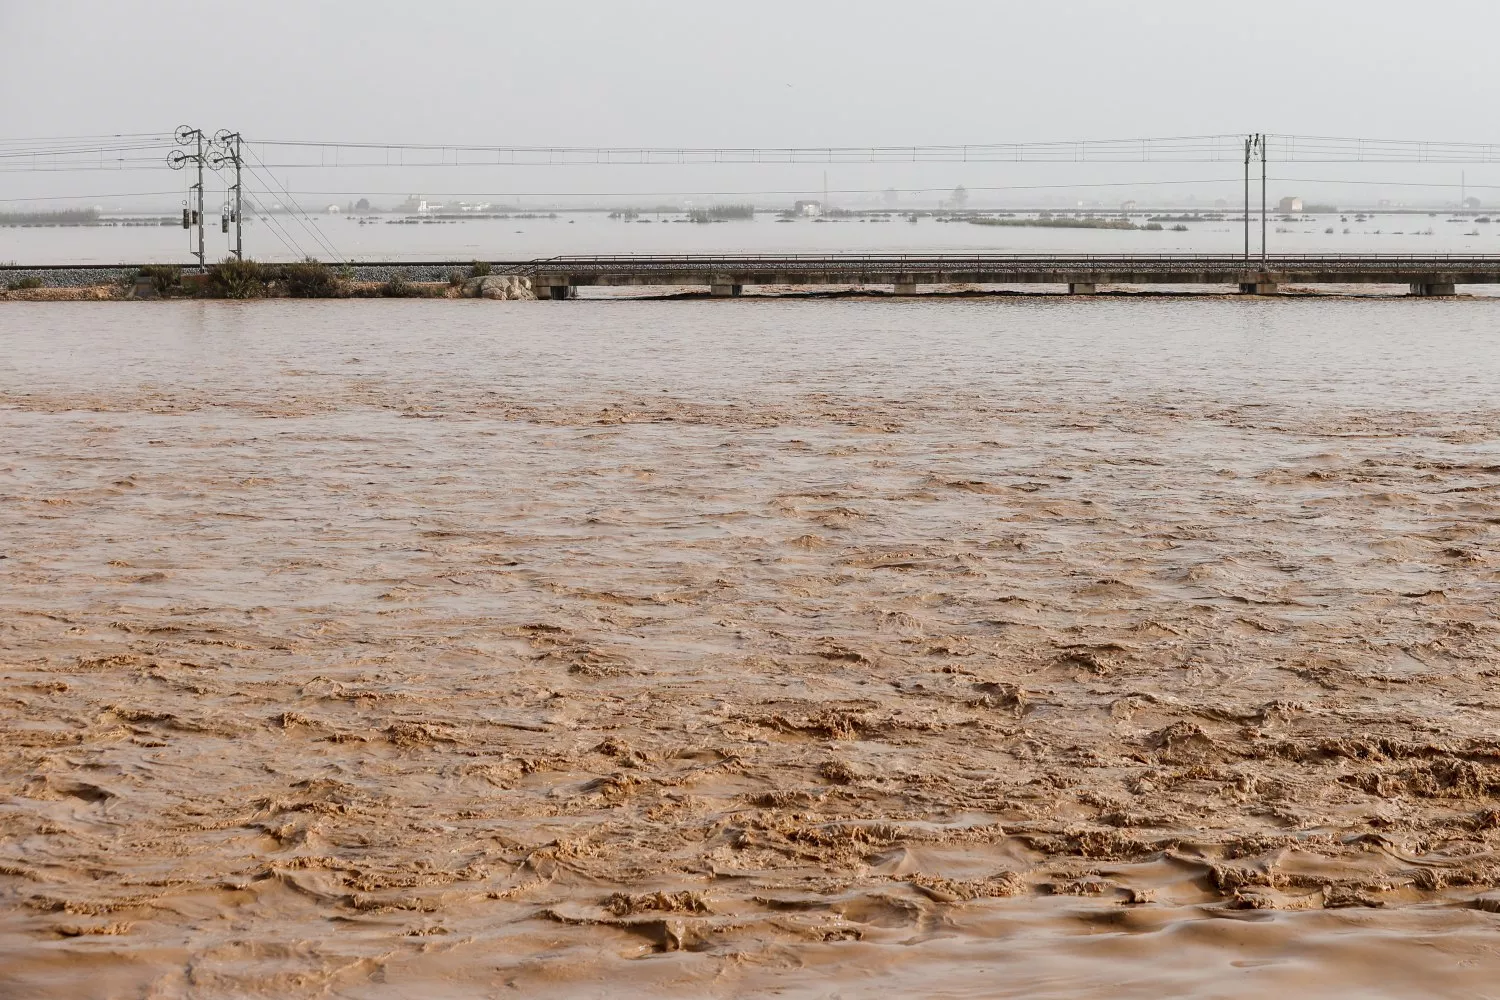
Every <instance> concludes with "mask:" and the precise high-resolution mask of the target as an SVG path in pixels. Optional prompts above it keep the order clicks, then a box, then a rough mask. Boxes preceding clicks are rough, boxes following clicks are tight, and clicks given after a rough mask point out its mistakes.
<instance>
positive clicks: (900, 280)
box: [891, 274, 917, 295]
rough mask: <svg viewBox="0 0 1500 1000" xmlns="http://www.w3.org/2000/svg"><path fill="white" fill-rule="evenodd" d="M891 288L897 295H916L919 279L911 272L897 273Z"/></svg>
mask: <svg viewBox="0 0 1500 1000" xmlns="http://www.w3.org/2000/svg"><path fill="white" fill-rule="evenodd" d="M891 290H892V291H893V292H895V294H897V295H915V294H917V279H916V278H915V277H914V276H913V275H910V274H900V275H897V276H896V281H895V283H894V284H893V285H892V286H891Z"/></svg>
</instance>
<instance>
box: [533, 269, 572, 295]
mask: <svg viewBox="0 0 1500 1000" xmlns="http://www.w3.org/2000/svg"><path fill="white" fill-rule="evenodd" d="M531 290H532V291H534V292H536V297H537V298H539V299H556V300H559V301H560V300H562V299H576V298H577V297H578V289H577V288H575V287H574V286H572V285H570V284H568V279H567V278H565V277H560V276H558V275H553V274H538V275H536V276H535V277H533V278H532V279H531Z"/></svg>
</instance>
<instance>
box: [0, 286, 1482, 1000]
mask: <svg viewBox="0 0 1500 1000" xmlns="http://www.w3.org/2000/svg"><path fill="white" fill-rule="evenodd" d="M1496 318H1497V317H1496V313H1495V312H1494V306H1493V304H1492V303H1485V302H1482V301H1450V302H1432V301H1390V302H1376V301H1328V300H1324V301H1312V300H1287V301H1226V300H1220V299H1201V300H1171V299H1152V300H1135V301H1129V300H1097V301H1076V300H1046V299H1036V298H1029V299H995V298H992V299H984V300H966V301H958V300H946V301H939V302H933V301H918V300H903V301H885V302H876V301H842V302H829V301H796V300H779V301H758V302H757V301H750V300H735V301H717V302H715V301H694V302H640V301H615V302H606V301H592V302H590V301H578V302H571V303H551V302H545V303H510V304H505V305H496V304H492V303H473V302H446V301H438V302H433V301H392V302H378V301H377V302H366V301H352V302H326V303H299V302H291V301H277V302H261V303H248V304H233V303H201V302H180V303H149V304H148V303H143V304H92V303H61V304H26V303H9V304H6V305H5V306H3V307H0V503H3V510H4V512H5V513H4V517H3V519H0V581H3V586H0V786H3V787H0V795H3V798H0V993H3V995H5V996H17V997H19V996H27V997H56V998H62V997H154V998H173V997H216V996H231V995H232V996H245V995H250V996H265V997H302V996H324V997H351V998H352V997H360V998H364V997H374V998H384V997H411V996H424V997H438V996H443V997H447V996H452V997H463V998H468V997H476V998H477V997H505V996H559V997H561V996H570V997H572V996H579V997H606V996H608V997H620V996H636V995H640V996H662V995H681V996H723V997H729V996H741V995H770V994H774V995H777V996H784V997H823V996H835V995H836V996H842V997H849V998H852V997H866V996H872V997H873V996H891V995H926V996H954V997H959V996H962V997H987V996H1001V995H1017V996H1085V997H1088V996H1094V997H1155V996H1160V995H1164V994H1175V995H1197V996H1211V997H1230V996H1233V997H1240V996H1245V997H1249V996H1264V995H1270V994H1274V993H1277V992H1281V991H1286V990H1301V991H1303V992H1304V993H1307V994H1310V995H1316V996H1349V997H1366V996H1380V995H1385V996H1411V995H1417V994H1422V995H1434V996H1455V997H1457V996H1485V995H1500V987H1496V986H1495V985H1494V984H1495V983H1496V982H1500V893H1497V888H1500V732H1497V724H1500V694H1497V693H1496V684H1497V678H1500V656H1497V651H1500V626H1497V625H1496V623H1495V621H1494V614H1495V607H1496V598H1497V596H1500V588H1497V582H1500V576H1497V569H1500V557H1497V556H1496V541H1497V539H1500V404H1497V403H1496V398H1497V397H1496V391H1497V389H1500V349H1497V346H1496V332H1495V331H1496V328H1497V325H1496Z"/></svg>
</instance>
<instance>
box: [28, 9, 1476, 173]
mask: <svg viewBox="0 0 1500 1000" xmlns="http://www.w3.org/2000/svg"><path fill="white" fill-rule="evenodd" d="M1497 29H1500V4H1496V3H1494V2H1493V0H1488V2H1481V0H1428V2H1425V3H1422V4H1412V3H1409V2H1404V0H1358V2H1355V0H1347V2H1346V0H1339V2H1334V0H1323V2H1315V0H1301V2H1288V0H1269V2H1261V3H1253V2H1223V0H1136V2H1109V0H1047V2H961V0H925V2H913V0H859V2H857V3H853V2H850V3H843V2H841V3H833V2H818V0H801V2H788V0H758V2H756V3H735V4H731V3H708V2H702V0H699V2H688V0H630V2H622V0H612V2H611V0H574V2H557V0H554V2H548V3H541V2H527V3H512V2H506V0H485V2H470V0H449V2H446V3H443V4H418V3H410V2H407V3H394V2H389V0H359V2H353V0H322V2H314V0H256V2H251V3H245V2H238V3H222V2H217V0H155V2H145V0H142V2H128V0H46V2H39V0H0V94H3V95H4V100H3V102H0V106H3V108H4V111H3V112H0V139H12V138H21V137H31V136H54V135H79V134H92V133H104V132H138V131H148V130H158V129H159V130H169V129H171V128H173V127H174V126H176V125H178V124H182V123H191V124H195V125H200V126H202V127H203V128H205V129H207V130H210V131H211V130H214V129H218V128H225V127H228V128H237V129H240V130H241V131H243V132H244V133H245V134H246V135H247V136H252V137H263V138H272V137H275V138H307V139H319V140H322V139H343V140H368V141H432V142H470V143H510V144H570V145H606V144H609V145H614V144H621V145H634V144H657V145H739V146H747V145H830V144H851V145H863V144H907V143H963V142H969V143H983V142H999V141H1013V140H1035V139H1072V138H1094V137H1097V138H1106V137H1135V136H1166V135H1182V134H1198V133H1219V132H1242V131H1249V130H1264V131H1271V132H1290V133H1306V134H1315V135H1338V136H1376V137H1387V138H1423V139H1442V140H1472V141H1500V122H1497V121H1496V119H1495V117H1494V115H1493V114H1492V113H1491V109H1493V108H1494V107H1495V106H1496V105H1497V99H1500V75H1497V74H1496V73H1495V72H1494V71H1493V65H1494V63H1495V61H1496V58H1497V56H1500V30H1497ZM634 169H635V171H636V172H635V173H630V172H628V168H614V172H613V173H601V172H599V171H592V170H591V171H589V172H587V173H584V172H582V171H575V172H573V173H567V172H566V171H559V170H554V171H552V172H551V173H550V174H546V173H545V172H539V171H526V172H524V176H523V175H521V174H518V173H512V174H509V175H503V176H501V175H496V174H491V175H489V176H474V175H469V174H467V173H466V175H465V176H463V177H462V178H460V177H457V176H454V175H437V176H433V177H421V178H418V177H412V176H397V175H387V176H384V177H381V176H376V175H373V174H372V175H361V176H358V177H349V176H346V177H343V178H333V177H329V176H319V177H316V178H311V177H295V178H292V179H291V180H292V183H293V185H294V186H306V185H313V186H320V185H321V186H328V185H331V184H344V185H346V186H347V187H348V188H349V189H351V190H352V189H358V188H361V187H369V188H371V189H374V188H375V187H377V186H378V187H381V188H387V189H391V190H396V189H407V188H411V189H413V190H415V189H417V188H419V187H425V188H428V189H433V190H436V189H438V188H440V187H442V186H444V185H446V186H450V187H452V186H455V185H456V186H458V187H462V188H465V189H473V188H477V187H494V188H496V189H504V188H507V186H516V185H520V186H526V187H531V188H533V189H544V188H547V187H553V188H559V187H565V188H570V189H577V188H586V189H589V190H596V189H601V188H602V187H609V186H613V187H616V188H619V189H627V188H634V189H654V188H660V187H664V186H679V187H686V188H691V187H693V186H697V185H701V184H714V185H719V186H723V187H725V188H726V189H728V188H735V187H743V186H744V185H752V186H761V187H767V188H774V187H777V186H779V185H783V184H789V183H795V184H805V185H813V184H815V183H820V182H821V180H820V178H818V177H817V171H814V170H810V169H809V168H805V167H803V168H788V167H782V168H760V169H759V170H758V171H749V172H747V171H745V170H743V169H742V168H712V169H718V170H719V171H720V172H719V173H718V174H713V173H711V172H705V171H703V170H702V169H699V168H694V169H693V170H692V171H688V170H686V169H682V170H679V172H677V173H675V174H674V173H672V172H671V171H670V170H666V171H663V170H662V169H660V168H652V172H651V173H650V174H649V175H648V174H647V173H644V172H643V171H644V169H645V168H634ZM1090 169H1091V170H1092V173H1088V174H1087V177H1086V178H1085V173H1084V172H1083V171H1081V170H1072V172H1071V173H1069V172H1068V169H1067V168H1064V169H1063V170H1062V171H1061V173H1065V174H1067V177H1068V178H1069V179H1075V178H1085V179H1088V178H1093V177H1102V176H1104V175H1105V174H1106V173H1108V171H1102V170H1101V169H1099V168H1097V167H1093V168H1090ZM1490 169H1492V168H1478V169H1476V170H1475V171H1473V172H1472V173H1473V174H1474V179H1475V180H1476V182H1480V181H1483V180H1485V179H1489V180H1493V181H1494V182H1495V183H1500V170H1495V174H1496V176H1495V177H1492V178H1491V177H1489V175H1488V174H1487V173H1486V171H1488V170H1490ZM778 171H779V172H778ZM1200 172H1201V171H1200ZM1230 172H1231V173H1232V171H1230ZM841 173H842V174H843V176H842V177H839V178H835V180H834V183H835V185H839V184H848V185H859V184H869V185H872V186H883V185H885V184H893V185H900V184H908V183H919V182H929V181H930V182H932V183H947V178H949V177H951V178H952V179H953V180H954V181H965V182H966V183H969V184H971V185H982V184H984V183H986V182H988V181H994V182H996V183H1003V182H1004V181H1005V180H1007V179H1016V180H1020V181H1024V180H1029V179H1034V178H1040V177H1047V176H1052V175H1055V174H1059V171H1057V170H1052V171H1048V170H1045V169H1043V170H1036V169H1030V168H1028V169H1027V170H1023V171H1016V170H1010V171H1008V172H1007V171H1001V170H995V169H988V168H980V169H966V170H965V171H963V172H962V173H961V172H960V171H957V170H943V171H940V170H931V171H926V172H921V171H906V172H905V173H902V172H900V171H893V170H890V169H885V170H884V171H843V172H841ZM1114 173H1115V174H1119V173H1120V171H1119V170H1118V169H1116V170H1115V171H1114ZM1127 173H1128V172H1127ZM1387 174H1388V175H1389V174H1390V170H1389V169H1387ZM1141 175H1142V171H1141V170H1140V169H1136V171H1135V172H1134V173H1133V174H1130V175H1129V176H1141ZM1444 179H1445V180H1446V179H1447V178H1446V174H1445V175H1444ZM155 180H156V182H159V180H160V178H156V179H155ZM143 185H144V186H143ZM152 185H153V180H152V179H150V178H149V176H143V175H140V174H137V175H135V176H134V177H132V178H128V179H127V178H121V177H118V176H112V175H108V174H104V175H99V174H94V175H67V176H63V177H54V176H49V175H37V174H26V173H21V174H15V173H8V174H3V175H0V194H4V195H6V196H9V197H12V198H14V197H23V196H30V195H32V194H36V195H45V194H59V193H62V192H63V191H65V190H74V191H83V190H92V189H98V190H100V191H106V190H108V191H115V190H118V191H126V190H136V189H139V190H150V189H152Z"/></svg>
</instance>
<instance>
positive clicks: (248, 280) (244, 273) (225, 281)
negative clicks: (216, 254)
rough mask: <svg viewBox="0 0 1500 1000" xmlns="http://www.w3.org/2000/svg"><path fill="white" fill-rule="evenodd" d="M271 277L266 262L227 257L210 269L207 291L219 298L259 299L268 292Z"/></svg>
mask: <svg viewBox="0 0 1500 1000" xmlns="http://www.w3.org/2000/svg"><path fill="white" fill-rule="evenodd" d="M269 277H270V275H269V274H268V273H267V268H266V266H265V265H264V264H259V263H257V262H255V261H253V260H250V259H248V258H246V259H245V260H240V259H239V258H237V257H225V258H224V259H223V260H221V261H219V262H218V263H217V264H215V265H214V266H213V267H211V268H210V269H209V271H208V282H207V284H206V287H205V291H206V292H207V293H208V294H209V295H210V296H212V297H213V298H219V299H258V298H260V297H261V296H262V295H265V294H266V283H267V280H268V279H269Z"/></svg>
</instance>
